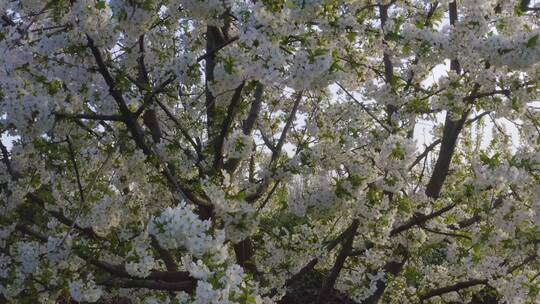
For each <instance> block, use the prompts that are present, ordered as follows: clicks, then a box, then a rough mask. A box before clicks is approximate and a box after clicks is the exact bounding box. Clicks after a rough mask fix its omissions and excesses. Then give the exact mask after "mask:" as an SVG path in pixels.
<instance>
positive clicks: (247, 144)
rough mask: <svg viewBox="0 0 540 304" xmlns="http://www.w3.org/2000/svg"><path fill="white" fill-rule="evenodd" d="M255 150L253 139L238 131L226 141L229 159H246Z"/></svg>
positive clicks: (225, 145)
mask: <svg viewBox="0 0 540 304" xmlns="http://www.w3.org/2000/svg"><path fill="white" fill-rule="evenodd" d="M252 149H253V138H252V137H251V136H250V135H246V134H244V132H242V130H236V131H234V132H233V133H231V134H230V135H229V137H228V138H226V139H225V143H224V149H223V150H224V152H225V155H226V156H227V158H229V159H246V158H248V157H249V155H250V154H251V151H252Z"/></svg>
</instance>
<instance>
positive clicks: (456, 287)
mask: <svg viewBox="0 0 540 304" xmlns="http://www.w3.org/2000/svg"><path fill="white" fill-rule="evenodd" d="M478 285H488V281H487V280H477V279H474V280H469V281H464V282H459V283H456V284H454V285H450V286H446V287H441V288H436V289H432V290H428V291H427V292H425V293H424V294H422V295H421V296H420V300H422V301H425V300H427V299H430V298H433V297H436V296H441V295H443V294H445V293H449V292H453V291H456V292H457V291H460V290H462V289H466V288H470V287H474V286H478Z"/></svg>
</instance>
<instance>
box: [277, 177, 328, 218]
mask: <svg viewBox="0 0 540 304" xmlns="http://www.w3.org/2000/svg"><path fill="white" fill-rule="evenodd" d="M288 192H289V196H288V204H287V206H288V208H289V211H290V212H291V213H293V214H295V215H297V216H305V215H306V212H307V211H308V210H309V209H310V208H315V209H316V210H317V211H321V210H328V209H330V208H331V207H332V206H333V204H335V203H336V201H337V200H338V198H337V196H336V193H335V191H334V187H333V185H332V179H331V178H330V176H328V175H324V174H323V175H315V176H312V177H309V178H301V177H300V176H297V179H296V180H293V182H292V183H290V184H289V187H288Z"/></svg>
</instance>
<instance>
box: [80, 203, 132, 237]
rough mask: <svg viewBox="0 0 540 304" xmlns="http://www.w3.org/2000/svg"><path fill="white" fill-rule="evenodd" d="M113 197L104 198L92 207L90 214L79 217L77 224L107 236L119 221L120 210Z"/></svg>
mask: <svg viewBox="0 0 540 304" xmlns="http://www.w3.org/2000/svg"><path fill="white" fill-rule="evenodd" d="M116 199H118V198H115V197H111V196H105V197H104V198H103V199H101V200H100V201H99V202H97V203H95V204H93V205H92V208H91V210H90V213H89V214H87V215H83V216H81V217H80V218H79V219H78V220H77V223H78V224H79V225H80V226H81V227H92V229H94V231H95V232H96V233H98V234H100V235H107V234H108V233H109V232H110V231H111V229H112V228H115V227H118V225H119V224H120V221H121V211H122V209H121V208H118V205H117V201H116Z"/></svg>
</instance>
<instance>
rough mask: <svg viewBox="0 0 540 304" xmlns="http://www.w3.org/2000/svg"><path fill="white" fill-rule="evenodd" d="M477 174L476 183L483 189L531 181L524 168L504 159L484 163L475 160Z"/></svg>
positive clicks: (474, 165)
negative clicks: (496, 162)
mask: <svg viewBox="0 0 540 304" xmlns="http://www.w3.org/2000/svg"><path fill="white" fill-rule="evenodd" d="M472 165H473V170H474V174H475V177H476V178H475V179H474V184H475V185H476V186H477V187H478V188H481V189H485V188H486V187H493V188H500V187H507V186H509V185H523V184H526V183H527V182H528V181H529V176H528V175H527V173H526V172H524V171H523V170H521V169H519V168H517V167H514V166H512V165H510V164H509V163H508V162H506V161H504V162H502V163H500V164H497V165H495V164H493V165H491V164H483V163H482V162H480V161H478V160H476V161H473V163H472Z"/></svg>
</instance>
